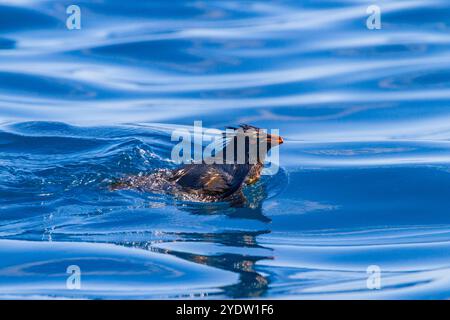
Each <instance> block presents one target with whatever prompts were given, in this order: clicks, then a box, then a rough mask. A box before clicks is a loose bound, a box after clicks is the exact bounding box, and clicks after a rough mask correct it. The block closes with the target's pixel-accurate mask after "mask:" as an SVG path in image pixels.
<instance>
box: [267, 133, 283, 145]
mask: <svg viewBox="0 0 450 320" xmlns="http://www.w3.org/2000/svg"><path fill="white" fill-rule="evenodd" d="M267 142H269V143H271V144H278V145H280V144H282V143H283V142H284V140H283V138H282V137H280V136H276V135H273V134H272V135H269V136H268V137H267Z"/></svg>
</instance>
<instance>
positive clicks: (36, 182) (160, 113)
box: [0, 0, 450, 299]
mask: <svg viewBox="0 0 450 320" xmlns="http://www.w3.org/2000/svg"><path fill="white" fill-rule="evenodd" d="M72 4H76V5H78V6H79V7H80V8H81V29H80V30H68V29H67V28H66V18H67V17H68V15H67V14H66V8H67V7H68V6H69V5H72ZM373 4H375V5H378V6H379V7H380V9H381V23H382V25H381V26H382V27H381V29H380V30H369V29H368V28H367V27H366V19H367V17H368V16H369V15H368V14H367V13H366V10H367V7H368V6H369V5H373ZM449 23H450V3H449V2H448V1H446V0H401V1H400V0H389V1H378V0H371V1H364V0H361V1H357V0H323V1H312V0H302V1H270V2H269V1H222V0H220V1H219V0H218V1H159V0H154V1H138V0H129V1H126V3H125V2H124V1H119V0H103V1H86V0H77V1H72V0H71V1H64V0H61V1H44V0H20V1H19V0H11V1H0V123H1V126H0V298H18V299H20V298H89V299H110V298H111V299H117V298H121V299H131V298H139V299H141V298H145V299H147V298H148V299H153V298H202V299H208V298H210V299H215V298H287V299H304V298H314V299H330V298H338V299H422V298H435V299H444V298H449V297H450V210H449V207H450V197H449V191H450V140H449V139H450V54H449V52H450V24H449ZM195 120H201V121H203V125H204V126H205V127H207V128H219V129H221V128H224V127H225V126H228V125H236V124H239V123H250V124H253V125H256V126H259V127H262V128H267V129H272V128H275V129H279V130H280V134H281V135H282V136H283V137H284V139H285V143H284V144H283V145H282V146H280V148H279V152H280V165H281V168H280V170H279V171H278V173H277V174H276V175H273V176H264V177H263V179H262V181H260V182H259V183H258V184H257V185H256V186H254V187H252V188H251V189H250V190H248V192H249V193H250V194H251V195H252V199H253V200H254V203H252V205H251V206H249V207H245V208H233V207H230V206H228V205H227V204H223V203H220V204H214V205H213V204H201V203H186V202H181V201H178V200H176V199H173V198H171V197H170V196H162V195H158V194H152V193H142V192H135V191H129V190H128V191H117V192H111V191H110V190H109V189H108V185H109V183H110V182H111V181H113V180H114V179H115V178H117V177H121V176H126V175H129V174H139V173H147V172H151V171H154V170H157V169H161V168H173V167H175V166H176V165H175V164H174V163H173V162H172V161H170V152H171V150H172V147H173V145H174V144H175V142H173V141H171V139H170V133H171V131H172V130H174V129H176V128H190V126H192V124H193V122H194V121H195ZM71 265H76V266H79V268H80V270H81V288H80V289H79V290H77V289H75V290H73V289H69V288H68V287H67V286H66V281H67V279H68V277H69V274H67V272H66V270H67V268H68V266H71ZM373 265H375V266H378V267H379V270H380V271H381V274H380V275H381V288H380V289H379V290H371V289H369V288H368V287H367V279H368V277H369V275H368V274H367V268H368V267H369V266H373Z"/></svg>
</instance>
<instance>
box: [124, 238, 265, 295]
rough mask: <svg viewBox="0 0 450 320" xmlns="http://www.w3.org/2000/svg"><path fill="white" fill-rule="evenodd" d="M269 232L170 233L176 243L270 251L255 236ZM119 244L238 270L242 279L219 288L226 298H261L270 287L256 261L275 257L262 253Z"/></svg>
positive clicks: (226, 269) (145, 243) (220, 267)
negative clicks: (201, 251)
mask: <svg viewBox="0 0 450 320" xmlns="http://www.w3.org/2000/svg"><path fill="white" fill-rule="evenodd" d="M268 233H270V231H269V230H263V231H233V232H223V233H171V234H170V235H172V236H176V237H177V240H176V242H205V243H213V244H220V245H222V246H230V247H241V248H248V249H254V248H257V249H266V250H270V249H268V248H265V247H263V246H261V245H260V244H258V242H257V239H256V238H257V236H259V235H263V234H268ZM168 235H169V234H168ZM116 244H118V245H122V246H126V247H133V248H140V249H145V250H149V251H152V252H157V253H161V254H169V255H172V256H175V257H177V258H180V259H183V260H186V261H189V262H193V263H198V264H202V265H206V266H209V267H213V268H218V269H221V270H225V271H231V272H234V273H237V274H238V275H239V281H238V282H237V283H235V284H232V285H228V286H224V287H221V288H220V289H222V290H223V291H222V294H224V295H225V296H226V297H230V298H250V297H261V296H263V295H264V294H265V293H266V291H267V289H268V287H269V283H270V281H269V279H268V277H267V276H264V275H262V274H260V273H259V272H258V271H256V270H255V264H256V263H257V262H258V261H261V260H266V259H270V260H271V259H273V257H272V256H269V255H262V256H261V255H246V254H236V253H218V254H211V255H206V254H194V253H189V252H182V251H176V250H171V249H165V248H160V247H154V246H153V245H152V244H151V243H149V242H140V243H139V242H132V243H116ZM213 286H214V284H213V283H212V284H211V287H213Z"/></svg>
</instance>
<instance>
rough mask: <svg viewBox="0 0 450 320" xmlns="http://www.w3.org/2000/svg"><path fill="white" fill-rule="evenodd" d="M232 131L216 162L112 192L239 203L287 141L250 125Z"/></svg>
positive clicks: (136, 179) (130, 181)
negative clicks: (268, 158) (270, 155)
mask: <svg viewBox="0 0 450 320" xmlns="http://www.w3.org/2000/svg"><path fill="white" fill-rule="evenodd" d="M228 129H230V128H228ZM231 129H233V134H232V135H231V136H227V137H226V139H225V140H224V141H225V146H224V147H223V149H222V150H221V151H219V152H218V153H217V154H215V156H214V159H212V158H208V159H204V160H203V161H202V163H191V164H185V165H183V166H181V167H179V168H176V169H173V170H161V171H159V172H155V173H152V174H149V175H143V176H130V177H126V178H125V179H122V180H120V181H118V182H116V183H114V184H112V185H111V189H112V190H118V189H139V190H142V191H152V192H158V191H162V192H164V193H169V194H174V195H178V196H182V197H183V198H185V199H193V200H197V201H204V202H218V201H232V200H235V199H237V198H239V197H241V194H242V192H241V191H242V188H243V187H244V186H245V185H249V184H253V183H255V182H257V181H258V180H259V179H260V177H261V171H262V169H263V166H264V160H265V158H266V156H267V152H268V151H269V150H270V149H271V148H272V147H273V146H276V145H279V144H281V143H283V139H282V138H281V137H279V136H275V135H270V134H268V133H266V132H264V131H262V130H261V129H259V128H257V127H253V126H250V125H242V126H240V127H239V128H231Z"/></svg>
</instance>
